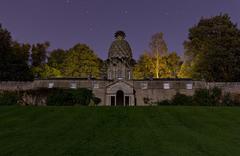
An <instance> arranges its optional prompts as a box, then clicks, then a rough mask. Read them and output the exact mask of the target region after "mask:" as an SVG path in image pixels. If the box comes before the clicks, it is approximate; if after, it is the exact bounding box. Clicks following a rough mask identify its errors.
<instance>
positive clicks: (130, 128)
mask: <svg viewBox="0 0 240 156" xmlns="http://www.w3.org/2000/svg"><path fill="white" fill-rule="evenodd" d="M30 155H31V156H71V155H76V156H89V155H91V156H93V155H95V156H143V155H144V156H145V155H146V156H148V155H149V156H239V155H240V108H237V107H232V108H226V107H215V108H211V107H128V108H126V107H125V108H124V107H118V108H117V107H0V156H30Z"/></svg>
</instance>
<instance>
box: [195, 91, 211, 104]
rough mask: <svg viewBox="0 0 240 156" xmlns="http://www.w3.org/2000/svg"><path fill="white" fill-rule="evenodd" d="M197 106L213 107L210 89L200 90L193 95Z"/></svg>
mask: <svg viewBox="0 0 240 156" xmlns="http://www.w3.org/2000/svg"><path fill="white" fill-rule="evenodd" d="M193 102H194V104H195V105H200V106H211V100H210V94H209V90H208V89H198V90H196V91H195V93H194V95H193Z"/></svg>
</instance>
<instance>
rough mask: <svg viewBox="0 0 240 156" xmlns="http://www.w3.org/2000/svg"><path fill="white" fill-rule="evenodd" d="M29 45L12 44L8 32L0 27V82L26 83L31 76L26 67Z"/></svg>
mask: <svg viewBox="0 0 240 156" xmlns="http://www.w3.org/2000/svg"><path fill="white" fill-rule="evenodd" d="M29 49H30V47H29V45H28V44H19V43H17V42H13V40H12V37H11V34H10V32H9V31H8V30H7V29H4V28H3V27H2V26H1V25H0V80H1V81H27V80H32V79H33V76H32V73H31V71H30V68H29V66H28V57H29Z"/></svg>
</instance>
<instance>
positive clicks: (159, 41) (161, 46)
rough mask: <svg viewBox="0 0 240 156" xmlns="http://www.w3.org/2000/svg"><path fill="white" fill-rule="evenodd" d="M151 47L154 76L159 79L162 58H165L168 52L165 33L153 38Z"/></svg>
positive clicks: (157, 34) (155, 35)
mask: <svg viewBox="0 0 240 156" xmlns="http://www.w3.org/2000/svg"><path fill="white" fill-rule="evenodd" d="M149 47H150V49H151V53H152V55H153V58H154V59H153V67H154V74H155V76H156V78H159V77H160V75H159V72H160V69H161V65H162V62H161V61H160V60H161V57H163V56H165V55H166V54H167V52H168V48H167V44H166V42H165V41H164V39H163V33H162V32H160V33H156V34H154V35H153V36H152V38H151V42H150V43H149Z"/></svg>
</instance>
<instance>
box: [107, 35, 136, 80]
mask: <svg viewBox="0 0 240 156" xmlns="http://www.w3.org/2000/svg"><path fill="white" fill-rule="evenodd" d="M125 36H126V35H125V33H124V32H123V31H117V32H116V33H115V41H113V43H112V44H111V46H110V49H109V53H108V59H107V64H108V72H107V73H108V79H110V80H116V79H125V80H130V79H131V77H132V50H131V47H130V45H129V44H128V42H127V41H126V40H125Z"/></svg>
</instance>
